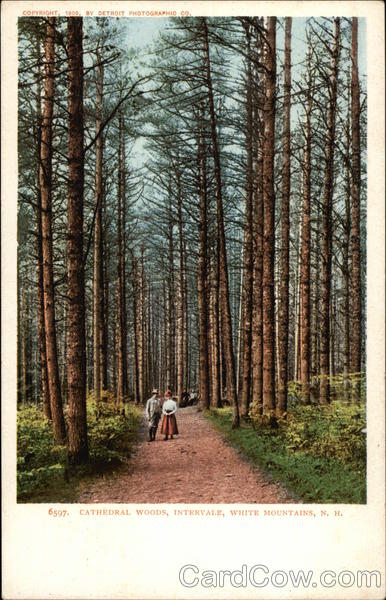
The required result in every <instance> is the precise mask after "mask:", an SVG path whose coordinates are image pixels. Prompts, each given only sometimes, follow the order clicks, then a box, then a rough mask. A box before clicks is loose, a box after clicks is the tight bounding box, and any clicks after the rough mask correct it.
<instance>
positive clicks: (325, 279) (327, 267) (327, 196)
mask: <svg viewBox="0 0 386 600" xmlns="http://www.w3.org/2000/svg"><path fill="white" fill-rule="evenodd" d="M339 37H340V19H339V18H336V19H335V35H334V48H333V52H332V65H331V77H330V94H329V97H330V101H329V107H328V116H327V140H326V167H325V172H324V184H323V188H324V189H323V208H322V277H321V318H320V334H321V335H320V376H321V379H320V403H321V404H328V402H329V401H330V383H329V376H330V369H329V366H330V365H329V361H330V302H331V255H332V225H331V213H332V196H333V183H334V148H335V115H336V100H337V76H338V59H339Z"/></svg>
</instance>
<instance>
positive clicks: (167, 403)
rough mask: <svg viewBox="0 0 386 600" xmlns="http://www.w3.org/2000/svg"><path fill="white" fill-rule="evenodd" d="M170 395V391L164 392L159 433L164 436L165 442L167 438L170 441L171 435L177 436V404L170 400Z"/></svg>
mask: <svg viewBox="0 0 386 600" xmlns="http://www.w3.org/2000/svg"><path fill="white" fill-rule="evenodd" d="M171 395H172V394H171V391H170V389H168V390H167V392H165V400H164V403H163V405H162V414H163V418H162V426H161V433H163V434H164V436H165V438H164V440H165V441H166V440H167V439H168V437H169V436H170V439H171V440H172V439H173V435H178V427H177V420H176V412H177V404H176V402H175V401H174V400H172V398H171Z"/></svg>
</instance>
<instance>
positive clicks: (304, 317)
mask: <svg viewBox="0 0 386 600" xmlns="http://www.w3.org/2000/svg"><path fill="white" fill-rule="evenodd" d="M307 85H308V87H307V100H306V102H307V103H306V122H305V133H304V164H303V222H302V242H301V244H302V245H301V254H300V295H301V314H300V330H301V335H300V361H301V383H302V397H303V401H304V403H305V404H310V357H311V343H310V342H311V302H310V298H311V110H312V89H311V88H312V80H311V71H310V65H308V83H307Z"/></svg>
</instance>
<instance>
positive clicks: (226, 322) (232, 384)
mask: <svg viewBox="0 0 386 600" xmlns="http://www.w3.org/2000/svg"><path fill="white" fill-rule="evenodd" d="M201 24H202V34H203V42H204V55H205V62H206V86H207V91H208V100H209V113H210V125H211V141H212V152H213V163H214V176H215V186H216V208H217V211H216V212H217V235H218V239H219V250H220V254H219V261H220V306H221V317H222V328H223V340H224V349H225V356H226V372H227V395H228V400H229V401H230V404H231V405H232V409H233V422H232V427H233V428H235V427H239V425H240V414H239V405H238V400H237V395H236V377H235V358H234V353H233V342H232V323H231V312H230V305H229V283H228V266H227V253H226V241H225V228H224V209H223V200H222V182H221V167H220V155H219V148H218V139H217V131H216V115H215V110H214V98H213V87H212V75H211V65H210V54H209V40H208V27H207V22H206V18H205V17H202V18H201Z"/></svg>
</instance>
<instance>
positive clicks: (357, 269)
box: [351, 17, 362, 400]
mask: <svg viewBox="0 0 386 600" xmlns="http://www.w3.org/2000/svg"><path fill="white" fill-rule="evenodd" d="M351 65H352V67H351V73H352V75H351V139H352V142H351V143H352V167H351V170H352V182H351V262H352V266H351V289H352V334H351V339H352V341H351V372H352V373H353V374H354V375H353V377H354V381H353V385H352V395H353V398H354V399H355V400H359V399H360V395H361V383H360V376H359V373H360V372H361V370H362V366H361V344H362V322H361V296H362V286H361V232H360V219H361V210H360V191H361V170H360V169H361V150H360V121H359V119H360V97H359V93H360V92H359V77H358V18H357V17H353V19H352V34H351Z"/></svg>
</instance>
